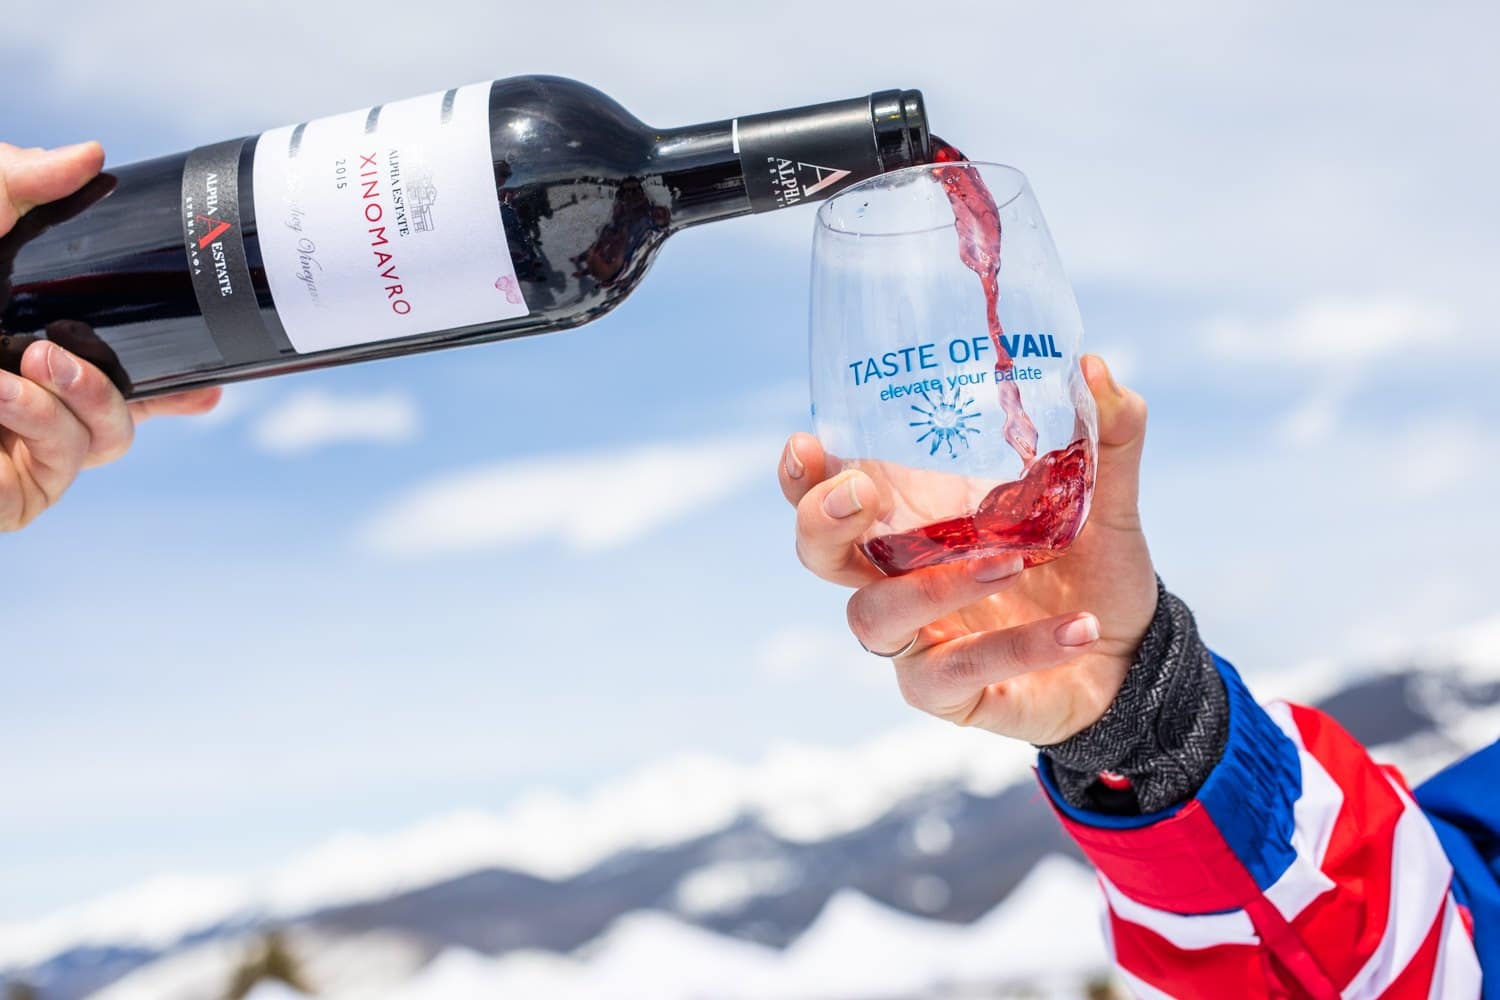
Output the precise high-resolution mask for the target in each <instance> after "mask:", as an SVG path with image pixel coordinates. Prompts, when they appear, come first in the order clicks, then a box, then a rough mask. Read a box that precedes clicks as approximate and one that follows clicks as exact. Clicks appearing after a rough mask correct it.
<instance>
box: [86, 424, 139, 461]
mask: <svg viewBox="0 0 1500 1000" xmlns="http://www.w3.org/2000/svg"><path fill="white" fill-rule="evenodd" d="M134 443H135V427H134V426H133V425H132V424H131V423H130V421H128V420H127V421H125V422H124V423H121V422H119V421H111V422H110V423H109V425H108V427H107V428H104V429H101V430H99V431H97V432H95V433H94V434H93V435H91V437H90V439H89V455H90V457H92V458H93V459H95V460H96V461H98V462H101V463H103V462H113V461H114V460H115V459H117V458H119V457H121V456H122V455H124V454H125V453H126V452H127V451H129V450H130V446H131V445H132V444H134Z"/></svg>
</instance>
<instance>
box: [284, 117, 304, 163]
mask: <svg viewBox="0 0 1500 1000" xmlns="http://www.w3.org/2000/svg"><path fill="white" fill-rule="evenodd" d="M306 131H307V122H303V123H302V124H301V125H298V126H297V127H296V128H294V129H292V138H291V139H290V140H289V141H288V142H287V144H286V155H287V158H288V159H291V160H295V159H296V158H297V154H298V153H299V152H301V151H302V133H304V132H306Z"/></svg>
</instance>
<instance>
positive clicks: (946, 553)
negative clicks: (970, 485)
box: [864, 439, 1094, 576]
mask: <svg viewBox="0 0 1500 1000" xmlns="http://www.w3.org/2000/svg"><path fill="white" fill-rule="evenodd" d="M1093 479H1094V455H1093V449H1092V448H1090V447H1089V443H1088V441H1087V440H1086V439H1079V440H1077V441H1074V442H1073V443H1072V444H1070V445H1068V446H1067V447H1066V448H1060V449H1058V450H1057V451H1049V452H1047V453H1046V454H1045V455H1043V456H1041V457H1040V458H1038V459H1037V460H1036V461H1035V462H1032V463H1031V466H1030V467H1029V468H1027V470H1026V474H1025V475H1024V476H1022V477H1021V478H1020V479H1017V480H1014V481H1013V482H1009V483H1001V484H1000V485H999V486H997V487H995V488H994V489H993V490H991V491H990V492H989V495H988V496H986V497H985V498H984V499H983V500H982V501H980V504H979V509H978V510H976V511H975V512H974V513H973V514H965V515H963V516H961V517H953V518H949V519H948V520H946V521H937V522H934V523H933V524H926V525H923V526H922V527H920V528H913V529H912V530H911V531H903V532H900V533H898V534H893V535H881V536H880V537H878V538H872V539H870V541H868V542H866V543H865V546H864V548H865V554H866V555H867V556H869V557H870V561H871V562H873V563H874V564H875V565H876V567H878V568H879V570H880V571H881V572H882V573H884V574H886V575H887V576H899V575H901V574H902V573H909V572H911V571H912V570H914V569H922V568H924V567H926V566H936V565H938V564H939V563H945V562H949V561H951V560H954V559H960V558H971V557H975V556H987V555H998V554H1000V553H1004V552H1015V551H1018V550H1020V551H1022V552H1023V553H1024V555H1023V557H1022V558H1023V559H1024V560H1025V562H1026V565H1028V566H1036V565H1038V564H1039V563H1044V562H1047V561H1048V560H1050V559H1053V558H1055V557H1056V556H1058V555H1060V554H1061V552H1060V551H1059V550H1061V549H1062V548H1064V547H1065V546H1066V545H1067V544H1068V543H1069V542H1071V541H1072V540H1073V536H1075V535H1076V534H1078V529H1079V528H1080V527H1082V523H1083V512H1084V510H1085V508H1086V507H1087V501H1088V494H1089V485H1090V484H1091V483H1092V482H1093Z"/></svg>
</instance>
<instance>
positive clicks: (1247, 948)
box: [1038, 618, 1500, 1000]
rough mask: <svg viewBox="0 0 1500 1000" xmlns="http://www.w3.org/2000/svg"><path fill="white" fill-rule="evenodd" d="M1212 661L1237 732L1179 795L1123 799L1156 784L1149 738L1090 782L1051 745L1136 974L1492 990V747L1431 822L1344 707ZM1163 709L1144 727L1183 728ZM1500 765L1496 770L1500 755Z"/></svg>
mask: <svg viewBox="0 0 1500 1000" xmlns="http://www.w3.org/2000/svg"><path fill="white" fill-rule="evenodd" d="M1188 624H1189V625H1191V620H1190V618H1189V619H1188ZM1195 636H1196V633H1194V637H1195ZM1204 664H1205V672H1206V674H1207V675H1209V676H1211V677H1212V678H1213V679H1214V685H1213V686H1214V687H1215V689H1216V690H1217V691H1219V692H1221V695H1219V697H1221V699H1222V701H1221V704H1220V707H1219V708H1218V709H1217V710H1216V711H1219V712H1220V713H1221V714H1222V727H1221V729H1222V732H1221V735H1220V737H1219V741H1220V743H1219V745H1217V746H1216V747H1215V751H1216V755H1215V756H1213V757H1212V758H1211V759H1210V762H1209V763H1208V764H1207V765H1205V768H1204V772H1203V773H1202V774H1200V775H1198V776H1197V778H1196V779H1195V780H1193V781H1192V782H1190V787H1189V791H1188V793H1187V794H1185V795H1182V796H1180V797H1179V798H1178V800H1177V801H1175V802H1173V803H1171V804H1169V805H1165V806H1163V807H1160V808H1156V809H1155V811H1153V812H1146V813H1142V812H1141V811H1140V810H1139V809H1131V808H1129V805H1128V804H1127V805H1126V806H1124V807H1121V805H1120V801H1121V800H1120V799H1119V798H1118V796H1116V797H1115V798H1111V797H1110V790H1111V789H1118V788H1119V787H1121V786H1122V785H1126V786H1128V785H1129V784H1130V781H1131V780H1134V781H1135V782H1137V783H1138V784H1139V785H1140V786H1141V788H1142V789H1147V790H1149V789H1151V788H1152V787H1153V785H1154V781H1153V779H1152V776H1151V773H1150V772H1151V767H1150V760H1151V754H1145V755H1143V754H1142V752H1141V748H1140V747H1139V746H1135V747H1133V748H1124V749H1120V748H1116V750H1117V752H1118V753H1119V754H1120V755H1121V756H1122V759H1126V760H1131V761H1132V762H1133V764H1134V767H1135V770H1136V772H1137V773H1134V774H1131V775H1130V776H1129V779H1125V778H1122V776H1121V775H1119V774H1113V773H1110V772H1109V771H1106V773H1105V774H1104V775H1103V778H1104V779H1105V780H1104V783H1103V784H1102V785H1101V784H1099V783H1098V782H1089V783H1086V784H1085V783H1082V782H1080V772H1079V771H1078V770H1077V769H1076V767H1074V766H1070V764H1071V765H1076V764H1077V763H1078V759H1077V752H1076V750H1077V748H1076V747H1073V748H1067V749H1072V750H1073V751H1074V753H1073V756H1072V757H1069V754H1068V753H1064V752H1058V753H1055V754H1054V753H1053V752H1051V751H1054V750H1061V749H1064V748H1043V754H1042V757H1041V761H1040V765H1039V769H1038V770H1039V775H1040V778H1041V782H1042V786H1043V788H1044V789H1045V790H1046V792H1047V795H1048V797H1049V799H1050V800H1051V802H1052V805H1053V807H1054V808H1055V810H1056V812H1057V814H1058V816H1059V818H1060V819H1061V820H1062V823H1063V826H1064V827H1065V828H1066V829H1067V831H1068V833H1069V834H1070V835H1071V836H1072V837H1073V839H1074V840H1075V841H1076V842H1077V844H1078V846H1079V847H1080V848H1081V849H1082V851H1083V852H1084V854H1085V855H1086V856H1087V857H1088V858H1089V859H1090V860H1091V861H1092V862H1093V864H1094V866H1095V868H1096V869H1097V870H1098V876H1099V884H1100V887H1101V889H1102V891H1103V897H1104V911H1103V918H1104V929H1105V935H1106V939H1107V942H1108V944H1109V947H1110V950H1111V952H1112V954H1113V956H1114V959H1115V962H1116V965H1117V967H1118V969H1119V971H1120V974H1121V975H1122V976H1123V977H1124V979H1125V981H1126V983H1127V984H1128V986H1129V987H1130V988H1131V989H1132V990H1133V991H1134V992H1135V993H1136V994H1137V995H1138V996H1141V997H1150V998H1157V997H1194V998H1195V997H1217V996H1237V997H1238V996H1244V997H1266V998H1270V997H1319V998H1323V997H1327V998H1334V997H1347V998H1376V997H1381V998H1391V1000H1397V998H1405V997H1423V998H1426V997H1442V998H1449V997H1453V998H1467V997H1478V996H1480V995H1481V985H1480V965H1479V958H1478V953H1476V940H1477V941H1478V943H1479V945H1480V946H1481V951H1484V943H1485V941H1486V938H1485V934H1496V933H1500V888H1497V883H1496V876H1495V873H1496V871H1497V870H1500V869H1497V863H1500V860H1497V859H1500V840H1497V839H1496V838H1494V837H1488V838H1480V837H1476V836H1475V828H1476V826H1481V827H1482V828H1483V829H1487V830H1496V829H1500V804H1497V799H1500V796H1497V795H1496V792H1495V791H1493V790H1491V791H1488V793H1487V794H1481V795H1479V796H1478V798H1479V799H1480V800H1488V801H1489V803H1491V804H1490V805H1489V806H1488V807H1487V808H1486V807H1478V806H1476V804H1475V802H1474V801H1473V800H1474V798H1475V794H1474V793H1475V790H1476V783H1478V782H1482V781H1483V778H1482V775H1483V774H1484V773H1485V767H1484V763H1485V762H1484V761H1482V760H1480V759H1479V758H1474V759H1472V760H1471V762H1466V765H1460V766H1459V767H1458V768H1456V769H1454V771H1452V772H1447V773H1445V774H1444V775H1440V776H1439V777H1438V778H1436V779H1434V780H1433V782H1430V783H1429V784H1428V785H1427V786H1424V788H1423V790H1422V792H1421V793H1419V794H1420V795H1421V797H1422V801H1423V803H1424V805H1426V806H1427V808H1429V809H1431V810H1433V811H1434V814H1435V818H1434V819H1433V820H1431V821H1429V818H1428V817H1427V815H1425V814H1424V812H1423V810H1422V809H1421V808H1419V807H1418V805H1417V803H1416V801H1415V800H1414V799H1413V796H1412V794H1411V793H1410V792H1409V791H1408V790H1407V788H1406V786H1405V784H1404V783H1403V782H1402V780H1401V778H1400V776H1399V775H1398V774H1396V773H1395V771H1394V770H1392V769H1388V768H1385V767H1382V766H1380V765H1377V764H1376V763H1375V762H1373V761H1372V760H1371V759H1370V757H1369V755H1368V754H1367V753H1366V752H1365V750H1364V748H1363V747H1362V746H1360V744H1359V743H1358V742H1357V741H1356V740H1354V739H1353V737H1351V736H1350V735H1349V734H1348V733H1347V732H1345V731H1344V730H1343V729H1342V728H1341V727H1340V726H1339V725H1338V724H1337V723H1335V722H1334V721H1333V720H1332V719H1330V718H1329V717H1328V716H1326V715H1324V714H1323V713H1321V712H1318V711H1316V710H1314V709H1309V708H1303V707H1300V706H1296V705H1289V704H1284V703H1273V704H1271V705H1269V706H1268V707H1266V708H1262V707H1261V706H1259V705H1257V704H1256V703H1255V701H1254V699H1253V698H1252V697H1251V696H1250V693H1249V692H1248V691H1247V690H1246V689H1245V686H1244V685H1243V683H1242V682H1241V681H1240V679H1239V677H1238V675H1237V674H1236V673H1235V671H1234V669H1233V668H1232V667H1230V666H1229V664H1228V663H1226V662H1224V661H1223V660H1221V659H1219V658H1218V657H1216V656H1213V655H1212V654H1209V653H1207V652H1206V651H1204ZM1133 670H1134V668H1133ZM1146 672H1147V673H1149V668H1148V670H1147V671H1146ZM1220 682H1221V683H1220ZM1129 683H1130V681H1129V680H1127V685H1128V684H1129ZM1175 683H1178V686H1179V687H1180V686H1182V683H1183V682H1180V681H1179V682H1175ZM1169 701H1170V700H1169ZM1163 714H1171V706H1170V703H1169V704H1168V706H1167V708H1166V709H1164V710H1163ZM1103 721H1105V720H1101V722H1103ZM1159 723H1160V720H1159V719H1158V718H1157V717H1156V716H1153V715H1150V714H1149V713H1148V715H1147V717H1146V719H1145V724H1144V725H1143V726H1137V729H1138V730H1139V729H1145V730H1149V731H1152V732H1157V733H1160V732H1166V731H1170V727H1167V726H1164V725H1162V724H1159ZM1182 731H1184V732H1186V731H1187V729H1186V728H1185V727H1184V728H1183V729H1182ZM1085 734H1088V731H1087V730H1086V731H1085ZM1090 735H1096V734H1090ZM1168 749H1169V750H1170V748H1168ZM1156 753H1157V756H1160V755H1161V751H1159V750H1158V751H1157V752H1156ZM1494 753H1495V754H1496V756H1497V758H1500V750H1496V751H1494ZM1168 756H1170V754H1168ZM1479 756H1480V757H1483V756H1484V755H1483V754H1481V755H1479ZM1184 759H1186V758H1183V757H1182V754H1181V753H1179V754H1178V762H1177V764H1175V765H1174V768H1175V771H1176V772H1182V771H1183V770H1184V767H1183V765H1182V763H1181V762H1182V760H1184ZM1064 760H1066V761H1070V763H1060V761H1064ZM1467 763H1472V764H1473V769H1472V771H1471V772H1469V773H1468V774H1460V773H1459V772H1461V771H1463V768H1464V767H1465V766H1467ZM1489 763H1490V768H1491V769H1490V770H1489V771H1488V773H1489V774H1492V775H1493V774H1496V773H1497V771H1496V770H1495V769H1496V768H1500V759H1494V760H1491V761H1490V762H1489ZM1187 771H1189V772H1191V768H1190V767H1188V768H1187ZM1178 783H1179V784H1180V781H1179V782H1178ZM1491 788H1492V789H1493V788H1494V785H1493V784H1492V785H1491ZM1465 789H1467V791H1465ZM1153 797H1154V795H1153V793H1149V792H1147V793H1144V794H1142V796H1141V799H1140V801H1141V802H1151V801H1152V799H1153ZM1131 801H1134V800H1133V798H1132V800H1131ZM1476 813H1483V814H1485V815H1476ZM1435 827H1436V828H1435ZM1450 854H1451V855H1452V856H1453V858H1454V860H1453V861H1450ZM1455 867H1456V868H1457V869H1458V877H1457V880H1455ZM1470 873H1472V874H1470ZM1471 880H1473V881H1474V882H1475V887H1474V888H1470V887H1469V882H1470V881H1471ZM1465 903H1467V904H1468V905H1467V906H1465V905H1463V904H1465ZM1492 910H1493V911H1494V912H1495V914H1496V915H1494V916H1492V915H1491V911H1492ZM1471 912H1472V914H1473V917H1477V918H1478V919H1479V920H1480V921H1481V922H1482V923H1481V930H1480V933H1479V935H1478V936H1477V938H1476V936H1475V933H1474V931H1473V922H1472V918H1471ZM1491 947H1500V945H1495V946H1491ZM1484 953H1486V954H1489V953H1490V952H1487V951H1485V952H1484ZM1497 961H1500V954H1497ZM1497 979H1500V976H1497ZM1486 995H1487V996H1500V990H1497V991H1496V992H1493V993H1487V994H1486Z"/></svg>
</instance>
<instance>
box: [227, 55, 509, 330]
mask: <svg viewBox="0 0 1500 1000" xmlns="http://www.w3.org/2000/svg"><path fill="white" fill-rule="evenodd" d="M489 95H490V85H489V84H488V83H476V84H472V85H470V86H468V87H460V88H457V89H455V90H450V91H447V92H446V93H438V94H428V95H427V96H426V97H415V98H412V99H410V100H406V101H399V102H397V103H395V104H386V105H382V106H380V107H375V108H369V109H367V110H364V111H351V112H350V113H349V114H345V115H336V116H334V117H332V118H320V119H317V120H315V121H311V122H307V123H305V124H303V125H297V126H294V127H290V128H280V129H275V130H273V131H270V132H266V133H265V134H263V135H262V136H261V137H260V141H259V143H258V144H257V146H256V148H255V172H254V197H255V220H256V227H257V230H258V233H259V237H260V248H261V255H262V257H263V258H264V261H265V268H266V278H267V280H268V281H269V282H270V285H271V295H272V296H273V298H274V299H275V301H276V313H277V315H278V316H279V317H280V319H281V322H282V325H283V326H285V328H286V333H287V337H288V338H290V339H291V342H292V346H293V347H295V348H296V349H297V351H298V353H301V354H311V353H313V352H315V351H326V350H331V349H333V348H338V347H350V346H352V345H355V344H368V343H373V342H375V341H381V340H391V339H393V338H396V337H411V336H417V335H419V334H424V333H432V332H435V331H438V330H448V329H453V328H455V327H463V326H472V325H475V324H478V323H488V322H494V321H497V320H506V319H514V318H517V317H520V316H525V315H526V314H527V313H528V311H529V310H528V309H527V307H526V300H525V298H524V297H523V296H522V294H521V289H520V285H519V283H518V282H517V281H516V272H515V266H514V265H513V264H512V263H511V259H510V249H509V247H508V245H507V244H506V240H505V227H504V225H503V224H502V223H501V221H500V203H499V199H498V198H497V197H496V195H495V174H494V169H493V167H492V165H491V161H490V102H489Z"/></svg>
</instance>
